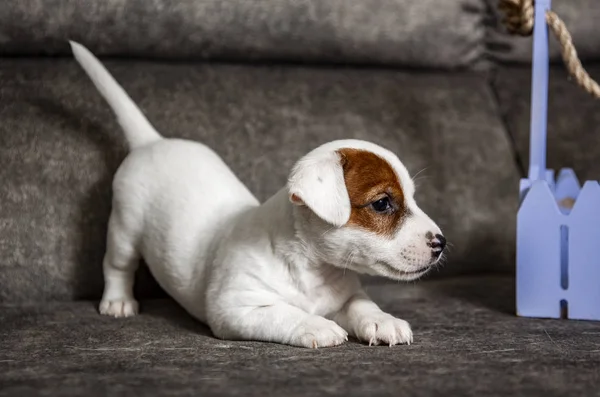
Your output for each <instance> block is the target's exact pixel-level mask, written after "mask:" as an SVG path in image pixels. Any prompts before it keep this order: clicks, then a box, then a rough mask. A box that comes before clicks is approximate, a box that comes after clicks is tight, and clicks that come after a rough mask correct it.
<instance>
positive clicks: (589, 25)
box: [487, 0, 600, 63]
mask: <svg viewBox="0 0 600 397" xmlns="http://www.w3.org/2000/svg"><path fill="white" fill-rule="evenodd" d="M487 1H488V4H489V7H490V8H491V9H492V12H493V14H494V15H495V16H496V18H495V19H494V21H493V24H492V25H491V27H490V30H489V32H488V48H489V50H490V55H491V56H492V57H493V58H494V59H495V60H499V61H503V62H520V63H530V62H531V56H532V55H531V49H532V38H531V37H521V36H514V35H510V34H508V33H507V32H506V29H505V28H504V26H502V24H501V23H500V20H501V19H502V18H503V17H504V15H503V14H501V13H500V12H499V11H498V7H497V5H498V0H487ZM552 10H554V11H555V12H556V13H557V14H558V16H559V17H560V18H561V19H562V20H563V21H564V22H565V24H566V25H567V29H568V30H569V32H570V33H571V35H572V36H573V42H574V44H575V47H576V48H577V53H578V54H579V56H580V58H581V59H582V60H583V61H593V60H599V59H600V35H599V34H598V20H600V2H598V1H597V0H566V1H564V0H554V1H553V2H552ZM550 56H551V59H552V60H553V61H554V62H562V61H561V56H560V45H559V44H558V41H557V40H556V38H555V37H554V36H552V35H551V38H550Z"/></svg>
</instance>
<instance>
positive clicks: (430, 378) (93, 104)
mask: <svg viewBox="0 0 600 397" xmlns="http://www.w3.org/2000/svg"><path fill="white" fill-rule="evenodd" d="M554 3H555V6H554V8H555V10H556V11H557V12H559V14H560V15H561V16H563V17H564V19H565V21H566V22H567V24H568V26H569V27H570V29H571V31H572V33H573V37H574V40H575V43H576V45H577V47H578V49H579V52H580V55H581V57H582V59H583V61H584V63H585V64H586V66H587V67H588V69H589V71H590V73H591V75H592V76H593V77H596V78H600V62H599V61H600V50H599V49H600V28H598V27H597V21H598V20H600V4H599V3H598V1H597V0H555V1H554ZM69 38H71V39H75V40H77V41H80V42H82V43H84V44H85V45H86V46H88V47H89V48H90V49H91V50H92V51H93V52H94V53H96V54H97V55H99V56H100V57H101V58H102V60H103V62H105V64H106V65H107V67H108V68H109V69H110V71H111V72H112V73H113V74H114V76H115V77H116V78H117V80H119V81H120V82H121V83H122V85H123V86H124V87H125V89H126V90H127V91H128V92H129V93H130V94H131V96H132V97H133V98H134V100H135V101H136V102H137V103H138V104H139V105H140V106H141V107H142V108H143V110H144V111H145V112H146V114H147V115H148V117H149V119H150V120H151V121H152V122H153V123H154V124H155V126H156V127H157V128H158V129H159V130H160V131H161V132H162V133H163V134H164V135H166V136H172V137H183V138H189V139H194V140H199V141H202V142H204V143H206V144H208V145H210V146H211V147H213V148H214V149H215V150H216V151H217V152H218V153H219V154H220V155H221V156H223V158H224V159H225V160H226V162H227V163H228V164H229V165H230V166H231V168H232V169H233V170H234V171H235V172H236V173H237V174H238V175H239V177H240V178H241V180H242V181H243V182H245V183H246V184H247V185H248V186H249V187H250V188H251V190H252V191H253V192H254V193H255V194H256V195H257V196H258V197H259V198H260V199H261V200H264V199H265V198H267V197H268V196H269V195H271V194H272V193H274V192H275V191H276V190H277V189H278V188H279V187H281V186H282V185H283V184H284V183H285V181H286V177H287V173H288V171H289V170H290V167H291V166H292V164H293V162H294V161H295V160H297V159H298V158H299V157H300V156H301V155H302V154H304V153H305V152H307V151H308V150H310V149H311V148H314V147H315V146H317V145H319V144H320V143H323V142H326V141H329V140H333V139H339V138H359V139H367V140H371V141H374V142H376V143H379V144H382V145H384V146H386V147H388V148H390V149H391V150H393V151H395V152H396V153H397V154H398V155H399V156H400V157H401V159H402V160H403V161H404V163H405V164H406V165H407V166H408V168H409V170H410V171H411V172H412V173H415V174H416V173H417V172H419V171H421V170H424V171H423V172H421V173H420V174H419V176H418V177H417V181H418V182H417V185H418V193H417V196H418V197H417V198H418V200H420V202H421V205H422V207H423V208H424V209H425V210H426V211H427V212H429V213H430V214H431V215H432V217H433V218H434V219H436V220H437V221H438V223H439V224H440V225H441V227H442V228H443V230H444V231H445V234H446V235H447V237H448V239H449V241H450V242H451V243H452V249H451V251H450V253H449V256H448V261H447V264H446V265H445V266H444V267H443V268H441V269H440V271H439V272H437V273H436V274H433V275H431V276H430V277H428V278H427V279H425V280H423V281H419V282H418V283H415V284H409V285H402V284H397V283H389V282H386V281H385V280H380V279H365V282H366V283H367V285H368V287H367V289H368V291H369V293H370V294H371V295H372V297H373V298H374V299H375V300H376V301H377V302H378V303H379V304H380V305H381V306H382V308H384V309H385V310H387V311H390V312H391V313H394V314H396V315H398V316H400V317H402V318H405V319H407V320H408V321H409V322H411V323H412V324H413V328H414V332H415V343H414V344H413V345H411V346H396V347H394V348H387V347H368V346H365V345H363V344H360V343H358V342H356V341H350V342H349V343H347V344H346V345H344V346H342V347H339V348H332V349H320V350H303V349H297V348H291V347H286V346H280V345H273V344H265V343H255V342H230V341H223V340H217V339H215V338H214V337H212V336H211V334H210V331H209V330H208V329H207V328H206V327H205V326H204V325H202V324H199V323H197V322H195V321H194V320H192V319H191V318H190V317H189V316H188V315H186V314H185V313H184V312H183V310H182V309H180V308H179V307H178V306H177V305H175V304H174V303H173V302H172V301H171V300H170V299H169V298H168V297H166V296H165V294H164V292H162V291H161V290H160V288H158V286H157V285H156V283H155V282H154V281H153V279H152V277H151V276H150V275H149V272H148V271H147V270H145V268H142V270H141V271H140V272H139V274H138V282H137V284H136V295H137V297H138V298H139V299H140V301H141V310H142V313H141V315H140V316H137V317H135V318H129V319H121V320H116V319H112V318H106V317H103V316H100V315H98V313H97V303H98V300H99V298H100V295H101V292H102V286H103V282H102V272H101V261H102V256H103V253H104V247H105V241H104V239H105V233H106V226H107V220H108V215H109V211H110V198H111V178H112V176H113V174H114V172H115V170H116V169H117V167H118V165H119V163H120V162H121V161H122V159H123V158H124V156H125V153H126V152H125V148H124V139H123V136H122V133H121V131H120V130H119V128H118V126H117V124H116V122H115V120H114V118H113V116H112V114H111V113H110V111H109V109H108V107H107V106H106V104H105V103H104V101H103V100H102V99H101V98H100V96H99V94H98V93H97V92H96V90H95V89H94V88H93V86H92V84H91V82H90V81H89V79H88V78H87V77H86V76H85V74H84V73H83V72H82V71H81V70H80V68H79V66H78V65H76V63H75V62H74V61H73V60H72V59H71V56H70V52H69V47H68V45H67V43H66V40H67V39H69ZM530 45H531V40H530V39H527V38H515V37H510V36H508V35H507V34H505V33H504V31H503V30H502V28H501V26H500V24H499V18H498V15H497V13H496V12H495V1H494V0H489V1H487V0H444V1H439V0H418V1H416V0H372V1H365V0H195V1H192V0H153V1H148V0H105V1H102V2H100V1H93V0H26V1H22V0H18V1H17V0H8V1H4V2H3V4H2V5H0V181H1V183H0V396H15V395H21V396H34V395H40V396H41V395H44V396H62V395H64V396H75V395H77V396H79V395H87V396H90V397H91V396H102V395H107V396H121V395H123V396H131V395H177V396H184V395H190V396H200V395H202V396H209V395H210V396H212V395H215V396H217V395H253V396H254V395H256V396H259V395H264V394H267V395H268V394H273V395H283V394H285V395H289V396H304V395H352V396H366V395H395V396H400V395H401V396H404V395H406V396H415V395H417V396H428V395H442V396H459V395H474V396H475V395H477V396H479V395H484V394H485V395H488V396H492V395H493V396H496V395H498V396H500V395H513V394H514V395H540V396H542V395H543V396H558V395H571V394H574V395H600V388H599V385H600V371H599V370H598V365H599V364H600V355H599V353H598V352H599V350H598V349H599V346H600V332H598V324H596V323H592V322H574V321H557V320H541V319H524V318H518V317H516V316H515V307H514V306H515V305H514V299H515V291H514V257H515V249H514V245H515V238H514V235H515V216H516V211H517V209H518V202H517V192H518V181H519V178H520V177H521V176H522V175H523V174H524V172H525V170H526V167H527V164H528V159H527V150H528V125H529V95H530V90H529V85H530V65H529V61H530V57H531V51H530ZM552 53H553V61H554V63H555V65H554V66H553V68H552V75H551V85H550V104H549V106H550V114H549V137H550V141H549V145H548V146H549V165H550V166H551V167H554V168H558V167H562V166H572V167H574V168H575V169H576V171H577V172H578V173H579V175H580V176H581V177H582V178H592V179H593V178H598V176H599V175H600V173H599V172H598V171H600V165H599V163H598V161H596V159H597V156H598V153H599V152H598V149H596V147H597V146H598V143H599V141H600V138H599V137H600V129H599V128H598V127H597V125H598V124H599V122H600V112H599V111H598V109H600V104H599V103H598V102H595V101H594V100H592V99H590V98H588V97H587V96H586V94H584V93H583V92H582V91H581V90H580V89H579V88H577V87H575V86H574V85H573V84H572V83H571V82H569V81H568V79H567V78H566V74H565V73H564V71H563V68H562V66H561V64H560V60H559V56H558V50H557V46H556V45H554V44H553V47H552Z"/></svg>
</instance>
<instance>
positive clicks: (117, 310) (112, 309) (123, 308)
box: [99, 299, 139, 318]
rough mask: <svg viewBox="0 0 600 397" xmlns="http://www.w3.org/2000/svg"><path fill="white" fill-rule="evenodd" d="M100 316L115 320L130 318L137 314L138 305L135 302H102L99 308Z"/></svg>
mask: <svg viewBox="0 0 600 397" xmlns="http://www.w3.org/2000/svg"><path fill="white" fill-rule="evenodd" d="M99 311H100V314H103V315H105V316H112V317H115V318H120V317H132V316H135V315H136V314H138V311H139V305H138V303H137V301H136V300H133V299H132V300H114V301H110V300H102V302H100V308H99Z"/></svg>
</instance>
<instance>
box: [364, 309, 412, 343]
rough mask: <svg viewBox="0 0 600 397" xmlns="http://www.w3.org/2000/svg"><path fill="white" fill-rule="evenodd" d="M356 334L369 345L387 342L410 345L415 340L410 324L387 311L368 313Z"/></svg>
mask: <svg viewBox="0 0 600 397" xmlns="http://www.w3.org/2000/svg"><path fill="white" fill-rule="evenodd" d="M356 336H357V337H358V339H360V340H361V341H363V342H368V343H369V346H371V345H379V344H387V345H390V346H393V345H397V344H404V343H406V344H408V345H410V344H411V343H412V341H413V334H412V330H411V329H410V324H409V323H408V322H406V321H404V320H401V319H399V318H396V317H394V316H392V315H390V314H387V313H377V314H375V315H368V316H365V317H364V318H362V319H360V320H359V323H358V327H357V330H356Z"/></svg>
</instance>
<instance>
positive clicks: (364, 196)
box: [338, 149, 407, 237]
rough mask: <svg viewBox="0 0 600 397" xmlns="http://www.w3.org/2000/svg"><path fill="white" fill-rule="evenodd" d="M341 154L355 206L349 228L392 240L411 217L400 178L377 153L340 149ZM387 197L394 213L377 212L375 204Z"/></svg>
mask: <svg viewBox="0 0 600 397" xmlns="http://www.w3.org/2000/svg"><path fill="white" fill-rule="evenodd" d="M338 153H339V154H340V156H341V161H342V167H343V169H344V181H345V182H346V189H347V190H348V195H349V196H350V205H351V206H352V212H351V214H350V220H349V221H348V225H349V226H358V227H361V228H364V229H367V230H370V231H372V232H374V233H377V234H380V235H384V236H388V237H391V236H392V235H393V234H394V232H395V231H396V230H397V229H398V227H399V226H400V224H401V223H402V219H403V218H404V216H405V215H406V213H407V210H406V205H405V201H404V191H403V190H402V187H401V186H400V181H399V180H398V175H396V172H394V169H393V168H392V166H391V165H390V164H389V163H388V162H387V161H386V160H384V159H382V158H381V157H379V156H377V155H376V154H375V153H372V152H369V151H366V150H360V149H340V150H338ZM386 197H387V198H389V202H390V204H391V209H390V210H389V211H386V212H377V211H376V210H375V209H374V208H373V206H372V205H371V204H372V203H373V202H375V201H377V200H380V199H383V198H386Z"/></svg>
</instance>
